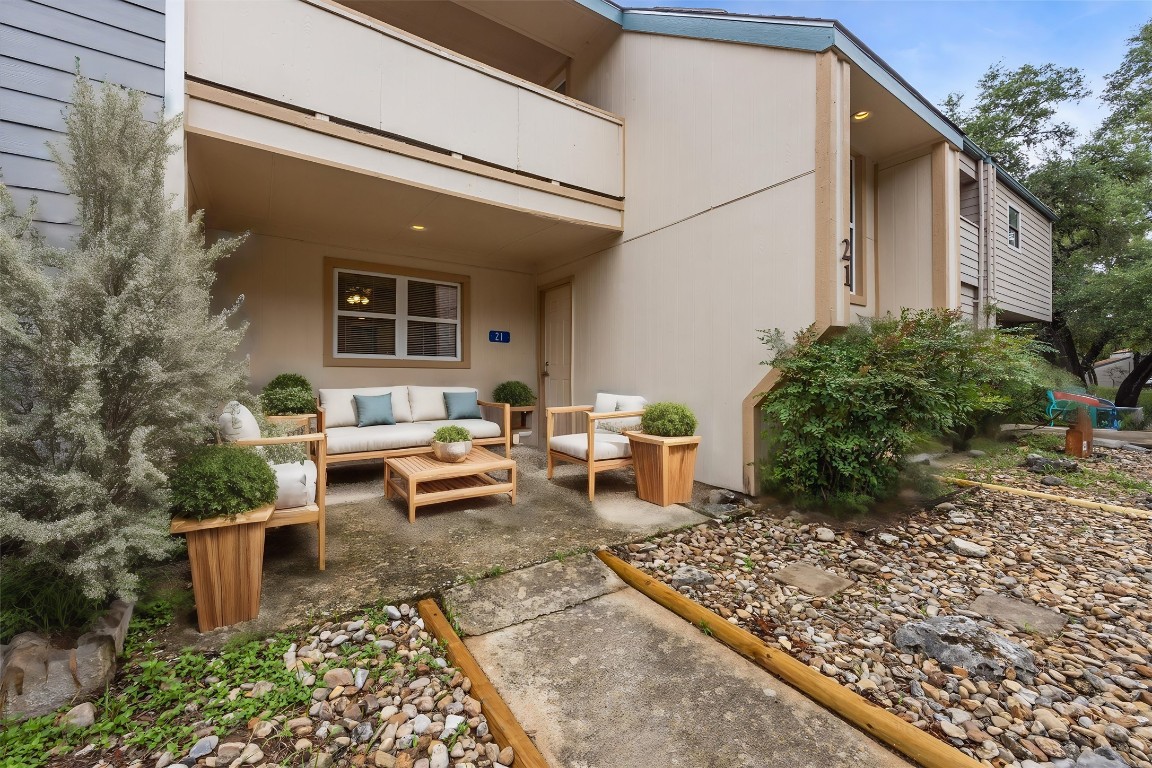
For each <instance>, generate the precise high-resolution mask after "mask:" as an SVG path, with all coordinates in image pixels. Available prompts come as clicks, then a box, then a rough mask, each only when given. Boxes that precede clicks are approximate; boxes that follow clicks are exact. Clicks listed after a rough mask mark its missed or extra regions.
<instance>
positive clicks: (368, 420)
mask: <svg viewBox="0 0 1152 768" xmlns="http://www.w3.org/2000/svg"><path fill="white" fill-rule="evenodd" d="M352 399H353V400H354V401H355V402H356V426H358V427H374V426H376V425H377V424H395V423H396V419H395V418H394V417H393V416H392V393H391V392H388V393H386V394H383V395H352Z"/></svg>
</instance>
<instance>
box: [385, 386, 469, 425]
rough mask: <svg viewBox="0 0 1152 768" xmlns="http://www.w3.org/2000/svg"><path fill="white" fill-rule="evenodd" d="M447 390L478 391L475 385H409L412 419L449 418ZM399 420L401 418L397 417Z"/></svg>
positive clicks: (433, 419) (434, 419)
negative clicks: (445, 401)
mask: <svg viewBox="0 0 1152 768" xmlns="http://www.w3.org/2000/svg"><path fill="white" fill-rule="evenodd" d="M445 392H476V389H475V388H474V387H408V399H409V400H410V401H411V403H412V417H411V421H436V420H439V419H446V418H448V407H447V406H446V405H445V404H444V393H445ZM396 421H397V422H399V421H400V420H399V419H397V420H396Z"/></svg>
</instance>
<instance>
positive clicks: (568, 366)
mask: <svg viewBox="0 0 1152 768" xmlns="http://www.w3.org/2000/svg"><path fill="white" fill-rule="evenodd" d="M540 328H541V334H540V336H541V344H540V355H541V358H540V401H541V402H542V403H543V404H544V406H545V407H555V406H561V405H571V404H572V284H571V283H563V284H561V285H557V286H554V287H552V288H549V289H547V290H545V291H543V296H542V298H541V302H540ZM540 415H541V416H543V415H544V414H543V413H541V414H540ZM539 423H540V425H541V429H540V434H541V435H544V432H545V430H544V422H543V421H541V422H539ZM572 423H573V420H572V417H571V415H569V414H564V415H562V416H558V417H557V418H556V425H555V433H556V434H558V435H564V434H568V433H570V432H572Z"/></svg>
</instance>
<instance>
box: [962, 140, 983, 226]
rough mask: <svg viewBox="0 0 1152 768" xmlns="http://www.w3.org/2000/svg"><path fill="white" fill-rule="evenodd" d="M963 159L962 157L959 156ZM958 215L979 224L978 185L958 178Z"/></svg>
mask: <svg viewBox="0 0 1152 768" xmlns="http://www.w3.org/2000/svg"><path fill="white" fill-rule="evenodd" d="M961 157H963V155H961ZM960 215H961V216H963V217H964V218H966V219H968V221H971V222H973V223H975V224H979V223H980V185H979V184H977V183H976V182H975V181H971V182H969V181H965V180H964V177H963V176H961V177H960Z"/></svg>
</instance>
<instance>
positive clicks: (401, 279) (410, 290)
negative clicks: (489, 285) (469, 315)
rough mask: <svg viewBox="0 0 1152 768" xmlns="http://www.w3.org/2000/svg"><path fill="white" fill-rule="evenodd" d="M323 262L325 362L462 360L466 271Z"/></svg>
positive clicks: (436, 362) (446, 362) (439, 362)
mask: <svg viewBox="0 0 1152 768" xmlns="http://www.w3.org/2000/svg"><path fill="white" fill-rule="evenodd" d="M326 266H327V267H328V269H329V274H330V277H331V279H330V280H329V281H327V282H328V285H327V288H326V292H327V294H328V295H327V299H328V301H327V302H326V303H327V304H328V306H329V317H330V319H331V328H330V335H329V339H328V345H327V347H328V349H327V352H328V355H327V357H328V361H327V362H328V364H329V365H381V364H388V363H387V362H384V361H401V360H403V361H427V362H428V363H431V364H434V365H440V366H443V365H449V366H451V365H452V364H457V365H460V364H463V365H464V366H466V365H467V350H466V330H467V324H466V322H465V320H466V319H465V317H464V314H465V311H466V306H467V288H468V279H467V278H466V277H464V276H457V275H435V274H433V273H424V272H415V271H409V270H403V269H398V268H392V267H386V266H383V265H375V264H359V263H337V262H334V261H332V260H329V261H328V262H327V263H326ZM377 269H378V270H381V271H376V270H377ZM452 278H456V279H452ZM413 364H414V365H416V366H419V363H418V362H417V363H413Z"/></svg>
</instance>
